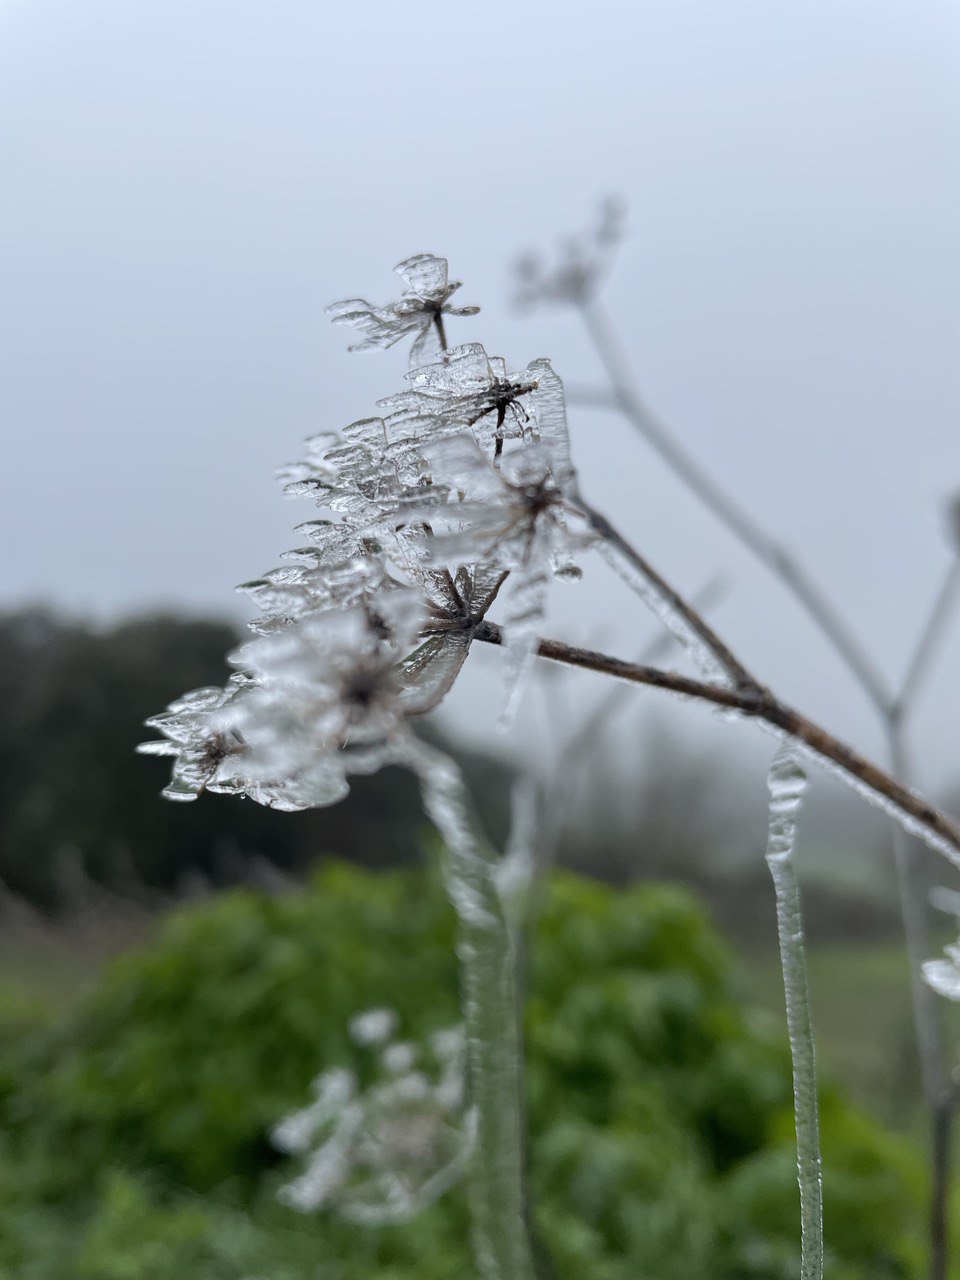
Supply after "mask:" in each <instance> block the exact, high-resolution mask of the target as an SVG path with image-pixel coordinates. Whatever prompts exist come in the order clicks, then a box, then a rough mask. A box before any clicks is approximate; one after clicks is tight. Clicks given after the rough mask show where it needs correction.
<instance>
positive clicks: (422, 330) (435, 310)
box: [327, 253, 480, 364]
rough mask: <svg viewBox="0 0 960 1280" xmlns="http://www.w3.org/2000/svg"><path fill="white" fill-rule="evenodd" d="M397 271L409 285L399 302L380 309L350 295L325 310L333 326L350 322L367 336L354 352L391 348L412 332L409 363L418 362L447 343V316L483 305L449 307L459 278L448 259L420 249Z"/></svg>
mask: <svg viewBox="0 0 960 1280" xmlns="http://www.w3.org/2000/svg"><path fill="white" fill-rule="evenodd" d="M394 271H396V273H397V275H398V276H399V277H400V278H401V280H403V282H404V284H405V285H406V286H407V287H406V289H404V291H403V293H402V294H401V296H400V297H399V298H398V299H397V301H396V302H388V303H386V304H385V305H384V306H382V307H376V306H373V305H372V304H371V303H369V302H367V301H366V300H365V299H364V298H346V299H344V301H342V302H334V303H332V304H331V305H330V306H329V307H328V308H327V312H328V314H329V315H331V316H332V317H333V323H334V324H345V325H349V326H350V328H352V329H359V330H360V332H361V333H362V334H363V335H364V338H363V341H362V342H358V343H357V344H356V345H355V346H353V347H351V348H350V350H351V351H365V350H367V349H368V348H371V347H392V346H393V345H394V344H395V343H397V342H400V341H401V340H402V339H404V338H408V337H411V336H413V337H414V343H413V346H412V347H411V349H410V363H411V364H419V363H421V361H422V360H423V359H424V358H427V357H428V356H429V355H430V354H431V345H432V346H433V348H435V349H437V348H439V349H440V350H443V349H444V348H445V347H446V345H447V337H446V329H445V327H444V319H443V318H444V316H475V315H476V314H477V312H478V311H479V310H480V308H479V307H452V306H450V298H451V297H452V296H453V294H454V293H456V291H457V290H458V289H459V288H460V281H459V280H450V279H449V278H448V274H447V260H446V258H437V257H435V256H434V255H433V254H432V253H418V254H415V255H414V256H413V257H412V258H405V259H404V261H403V262H398V263H397V265H396V266H395V267H394Z"/></svg>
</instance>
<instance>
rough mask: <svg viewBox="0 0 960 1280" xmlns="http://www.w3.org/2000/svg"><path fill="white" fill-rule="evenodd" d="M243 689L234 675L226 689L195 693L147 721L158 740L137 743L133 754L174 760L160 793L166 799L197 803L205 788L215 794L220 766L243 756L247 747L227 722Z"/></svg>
mask: <svg viewBox="0 0 960 1280" xmlns="http://www.w3.org/2000/svg"><path fill="white" fill-rule="evenodd" d="M243 687H244V681H243V680H242V679H241V678H240V677H235V678H234V679H233V680H231V681H230V683H229V684H228V685H227V687H226V688H225V689H219V688H205V689H194V690H193V691H192V692H191V693H186V694H184V695H183V697H182V698H178V699H177V700H176V701H175V702H171V703H170V705H169V707H168V708H167V710H166V711H165V712H163V713H162V714H161V715H157V716H151V718H150V719H149V720H147V721H146V724H147V727H148V728H150V729H159V731H160V732H161V733H162V734H163V737H162V738H161V739H158V740H155V741H152V742H142V743H141V744H140V745H139V746H138V747H137V750H138V751H139V752H141V753H142V754H143V755H154V756H173V757H174V761H173V774H172V777H171V780H170V782H169V784H168V785H167V786H166V787H165V788H164V791H163V794H164V795H165V796H166V798H167V799H168V800H196V798H197V796H198V795H200V793H201V792H202V791H204V790H208V791H215V790H218V789H219V787H218V783H219V782H220V781H221V780H222V773H223V770H224V768H225V766H226V765H227V764H228V762H231V761H236V760H237V759H239V757H241V756H242V755H243V754H244V752H245V750H246V744H245V743H244V741H243V739H242V737H241V736H240V735H239V734H238V733H237V732H236V730H235V728H234V726H233V723H232V713H233V711H234V709H235V707H236V704H237V699H238V697H240V696H242V690H243ZM227 789H232V788H227Z"/></svg>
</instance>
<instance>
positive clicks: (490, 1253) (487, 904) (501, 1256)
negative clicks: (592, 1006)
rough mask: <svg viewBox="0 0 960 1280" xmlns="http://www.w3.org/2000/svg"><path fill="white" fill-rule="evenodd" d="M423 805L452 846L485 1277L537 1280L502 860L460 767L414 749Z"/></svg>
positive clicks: (513, 958)
mask: <svg viewBox="0 0 960 1280" xmlns="http://www.w3.org/2000/svg"><path fill="white" fill-rule="evenodd" d="M407 759H408V763H409V764H410V766H411V767H412V768H413V769H414V770H415V772H416V774H417V776H418V778H419V780H420V786H421V790H422V793H423V802H424V807H425V808H426V811H427V813H428V814H429V816H430V819H431V821H432V822H433V823H434V825H435V826H436V828H437V830H438V831H439V832H440V835H441V836H442V838H443V841H444V844H445V845H446V849H447V857H446V861H445V867H444V871H445V878H446V885H447V892H448V894H449V896H450V900H451V902H452V903H453V906H454V908H455V910H456V912H457V918H458V921H459V926H460V927H459V939H458V943H457V954H458V956H459V959H460V975H461V987H462V993H463V1009H464V1018H465V1022H466V1030H467V1070H468V1077H469V1083H470V1095H471V1110H472V1117H473V1126H474V1128H473V1151H472V1155H471V1165H470V1211H471V1231H472V1236H473V1247H474V1256H475V1261H476V1263H477V1267H478V1269H479V1271H480V1274H481V1276H482V1277H483V1278H484V1280H533V1277H534V1269H533V1260H532V1255H531V1250H530V1243H529V1239H528V1235H527V1226H526V1198H525V1193H524V1161H523V1156H524V1146H525V1142H524V1133H523V1053H522V1042H521V1034H520V1026H519V1000H518V994H517V953H516V945H515V939H514V936H513V934H512V931H511V929H510V928H509V925H508V922H507V919H506V917H505V915H504V911H503V908H502V905H501V901H500V894H499V892H498V889H497V883H496V869H497V866H498V864H499V859H498V857H497V855H496V853H495V852H494V850H493V849H492V848H491V847H490V845H489V843H488V841H487V840H486V838H485V837H484V836H483V835H482V833H481V832H480V829H479V826H478V824H477V821H476V818H475V817H474V814H473V809H472V805H471V802H470V798H469V794H468V792H467V789H466V786H465V784H464V781H463V776H462V774H461V772H460V770H459V768H458V767H457V765H456V764H455V763H454V762H453V761H452V760H450V759H449V757H447V756H445V755H444V754H443V753H442V752H440V751H437V750H436V749H435V748H433V747H430V746H427V745H426V744H425V743H423V742H420V741H417V742H415V743H413V744H411V746H410V748H409V752H408V756H407Z"/></svg>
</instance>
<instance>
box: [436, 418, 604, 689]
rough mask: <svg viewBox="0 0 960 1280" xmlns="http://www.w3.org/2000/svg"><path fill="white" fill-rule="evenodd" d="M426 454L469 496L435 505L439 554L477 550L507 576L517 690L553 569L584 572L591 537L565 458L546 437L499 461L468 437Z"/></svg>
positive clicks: (450, 558) (457, 555)
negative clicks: (579, 558) (580, 562)
mask: <svg viewBox="0 0 960 1280" xmlns="http://www.w3.org/2000/svg"><path fill="white" fill-rule="evenodd" d="M428 458H429V461H430V463H431V467H432V471H433V474H434V475H435V476H437V477H438V478H439V479H440V480H441V482H442V483H444V484H446V485H447V486H448V487H451V488H453V487H457V486H459V487H460V491H461V492H462V493H463V495H464V496H463V499H462V501H459V502H455V503H451V504H450V505H448V506H446V507H443V508H438V509H437V511H436V513H435V520H434V525H433V529H432V537H431V547H432V554H433V556H434V557H435V558H436V559H437V560H438V561H440V562H441V563H444V562H445V563H448V564H449V563H456V562H458V561H459V560H461V559H462V558H463V557H464V556H465V555H467V554H470V553H471V550H472V553H473V554H475V555H477V554H479V555H480V556H482V557H483V559H484V560H486V561H488V562H493V563H496V564H497V565H499V566H500V567H501V570H502V571H503V572H504V573H505V574H509V577H508V578H507V583H506V589H505V592H504V593H503V595H504V601H505V607H506V614H505V619H504V625H505V634H506V676H507V684H508V688H509V689H510V690H511V696H512V695H513V693H514V691H515V690H516V689H517V688H519V684H520V680H521V677H522V676H523V674H524V673H525V671H526V669H527V668H528V666H529V662H530V659H531V657H532V655H533V652H534V641H535V638H536V633H537V628H538V627H539V625H540V622H541V620H542V618H543V612H544V604H545V600H546V594H547V586H548V583H549V580H550V576H551V574H555V575H558V576H560V577H565V578H573V577H579V574H580V570H579V569H578V568H577V566H576V565H575V564H574V562H573V559H572V556H573V554H574V553H575V552H576V551H577V550H580V549H582V548H584V547H586V546H588V545H590V544H591V542H592V541H593V537H592V534H591V533H590V531H589V529H588V527H587V525H586V522H585V521H584V519H583V517H582V513H581V511H580V509H579V506H578V505H577V503H576V499H575V497H574V496H573V495H572V494H571V492H570V488H569V486H570V481H571V474H570V473H569V471H568V466H567V459H566V457H565V456H564V455H563V453H562V451H561V452H560V455H559V459H558V455H557V451H555V450H554V449H553V448H552V447H551V445H549V444H547V443H545V442H541V443H538V444H535V445H530V446H527V447H526V448H523V449H521V450H518V451H516V452H513V453H510V454H507V455H505V456H504V457H503V458H502V459H500V462H499V465H498V466H495V465H493V463H492V462H490V461H488V459H487V457H485V456H484V454H483V453H482V452H481V450H480V448H479V446H478V445H477V444H476V442H475V441H474V440H472V439H470V438H467V437H463V436H461V437H456V438H454V439H452V440H447V441H443V442H441V443H440V444H438V445H437V446H435V448H433V449H432V450H430V451H429V452H428Z"/></svg>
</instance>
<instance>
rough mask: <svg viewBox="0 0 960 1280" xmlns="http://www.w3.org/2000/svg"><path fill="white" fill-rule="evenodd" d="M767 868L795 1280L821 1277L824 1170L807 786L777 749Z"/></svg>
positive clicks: (793, 762)
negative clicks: (786, 1074) (793, 1129)
mask: <svg viewBox="0 0 960 1280" xmlns="http://www.w3.org/2000/svg"><path fill="white" fill-rule="evenodd" d="M768 785H769V789H770V826H769V833H768V837H767V855H766V859H767V866H768V867H769V868H770V874H771V876H772V877H773V885H774V889H775V890H776V894H777V935H778V937H779V941H780V964H781V967H782V969H783V990H784V995H785V997H786V1006H787V1031H788V1033H789V1037H790V1057H791V1060H792V1063H793V1109H794V1116H795V1118H796V1126H797V1181H798V1182H799V1184H800V1236H801V1257H800V1280H822V1277H823V1170H822V1161H821V1158H820V1117H819V1111H818V1106H817V1062H816V1050H815V1046H814V1038H813V1021H812V1019H811V1017H810V998H809V993H808V988H807V964H806V949H805V946H804V938H803V914H802V911H801V907H800V886H799V884H798V883H797V876H796V872H795V870H794V867H793V850H794V847H795V845H796V838H797V819H798V816H799V812H800V803H801V800H802V798H803V792H804V789H805V787H806V785H807V779H806V775H805V773H804V772H803V770H802V769H801V767H800V764H799V762H798V760H797V757H796V754H795V752H794V751H792V750H791V749H790V748H789V747H783V748H781V749H780V750H779V751H778V752H777V754H776V756H775V757H774V760H773V764H772V765H771V766H770V776H769V779H768Z"/></svg>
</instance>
